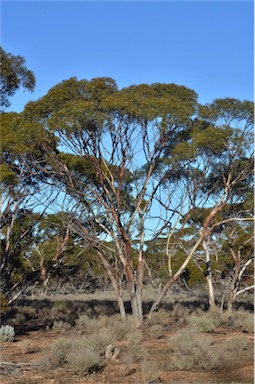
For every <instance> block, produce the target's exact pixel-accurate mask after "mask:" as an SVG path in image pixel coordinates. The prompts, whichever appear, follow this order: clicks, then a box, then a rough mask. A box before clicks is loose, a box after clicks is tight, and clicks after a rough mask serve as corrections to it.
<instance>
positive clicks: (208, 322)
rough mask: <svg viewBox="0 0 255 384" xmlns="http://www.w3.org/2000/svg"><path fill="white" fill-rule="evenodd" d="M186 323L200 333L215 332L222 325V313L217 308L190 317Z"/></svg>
mask: <svg viewBox="0 0 255 384" xmlns="http://www.w3.org/2000/svg"><path fill="white" fill-rule="evenodd" d="M186 322H187V323H188V324H189V325H190V326H191V327H192V328H194V329H195V330H197V331H198V332H206V333H209V332H213V331H214V330H215V329H216V328H217V327H218V326H219V325H220V324H221V313H220V310H219V309H217V308H213V309H210V310H209V311H207V312H204V311H199V312H197V313H194V314H192V315H190V316H189V317H188V318H187V319H186Z"/></svg>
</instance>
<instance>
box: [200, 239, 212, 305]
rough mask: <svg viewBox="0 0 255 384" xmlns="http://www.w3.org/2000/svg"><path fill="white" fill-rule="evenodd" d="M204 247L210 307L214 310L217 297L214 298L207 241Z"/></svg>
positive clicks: (204, 242)
mask: <svg viewBox="0 0 255 384" xmlns="http://www.w3.org/2000/svg"><path fill="white" fill-rule="evenodd" d="M202 245H203V248H204V250H205V265H206V282H207V288H208V297H209V305H210V307H211V308H214V307H215V297H214V289H213V283H212V270H211V261H210V253H209V250H208V247H207V244H206V241H205V240H204V241H203V243H202Z"/></svg>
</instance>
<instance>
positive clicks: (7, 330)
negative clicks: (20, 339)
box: [0, 325, 15, 341]
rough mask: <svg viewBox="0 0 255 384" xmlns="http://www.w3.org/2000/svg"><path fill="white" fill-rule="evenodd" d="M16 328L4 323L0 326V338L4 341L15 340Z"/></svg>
mask: <svg viewBox="0 0 255 384" xmlns="http://www.w3.org/2000/svg"><path fill="white" fill-rule="evenodd" d="M14 339H15V330H14V327H12V326H11V325H2V326H1V328H0V340H2V341H14Z"/></svg>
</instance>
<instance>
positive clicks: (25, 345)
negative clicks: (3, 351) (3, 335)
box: [19, 339, 40, 355]
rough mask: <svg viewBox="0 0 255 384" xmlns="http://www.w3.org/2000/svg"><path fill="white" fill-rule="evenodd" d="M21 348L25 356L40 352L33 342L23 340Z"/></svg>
mask: <svg viewBox="0 0 255 384" xmlns="http://www.w3.org/2000/svg"><path fill="white" fill-rule="evenodd" d="M19 348H20V350H21V353H22V354H23V355H25V354H28V353H35V352H38V351H39V350H40V349H39V348H38V346H37V345H36V344H35V343H33V342H32V341H31V340H28V339H26V340H22V341H21V343H20V345H19Z"/></svg>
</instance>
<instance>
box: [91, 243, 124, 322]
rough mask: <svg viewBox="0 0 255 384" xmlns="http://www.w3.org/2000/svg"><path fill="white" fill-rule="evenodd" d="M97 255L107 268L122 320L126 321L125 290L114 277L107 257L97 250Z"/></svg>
mask: <svg viewBox="0 0 255 384" xmlns="http://www.w3.org/2000/svg"><path fill="white" fill-rule="evenodd" d="M97 253H98V256H99V258H100V261H101V263H102V265H103V267H104V268H105V271H106V273H107V275H108V276H109V278H110V280H111V283H112V286H113V289H114V291H115V293H116V297H117V302H118V307H119V311H120V315H121V318H122V319H126V317H127V314H126V310H125V304H124V300H123V290H122V288H121V286H120V285H119V283H118V280H117V279H116V277H115V276H114V274H113V272H112V268H111V265H110V263H109V262H108V260H107V259H106V257H104V254H103V252H102V251H101V250H99V249H97Z"/></svg>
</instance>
